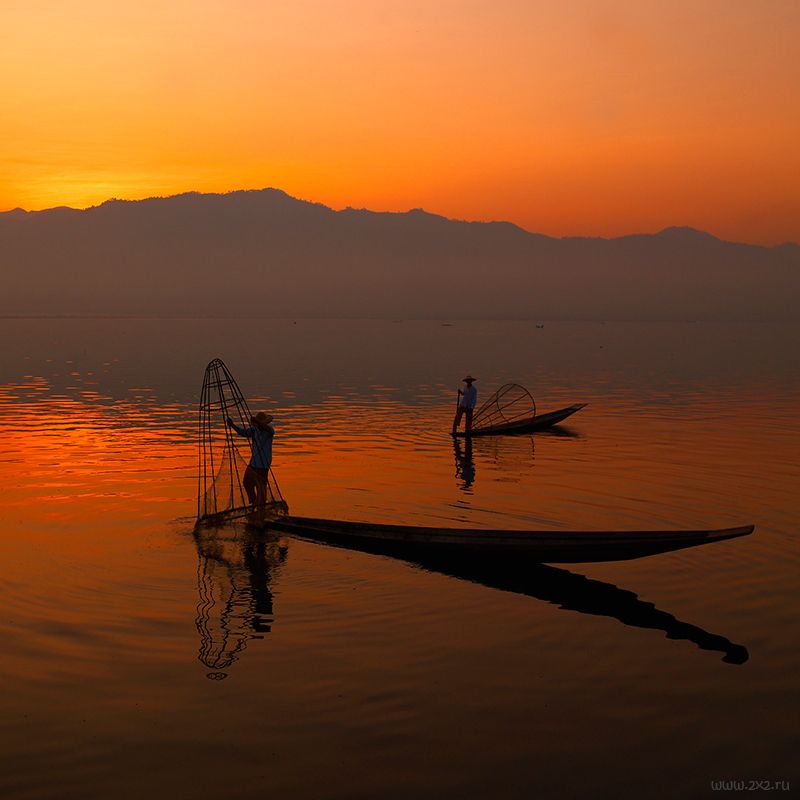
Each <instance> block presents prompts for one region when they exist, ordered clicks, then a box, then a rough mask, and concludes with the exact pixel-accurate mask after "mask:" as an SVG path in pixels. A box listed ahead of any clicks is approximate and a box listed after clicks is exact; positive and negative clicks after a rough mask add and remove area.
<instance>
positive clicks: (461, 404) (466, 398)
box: [453, 375, 478, 436]
mask: <svg viewBox="0 0 800 800" xmlns="http://www.w3.org/2000/svg"><path fill="white" fill-rule="evenodd" d="M474 380H475V378H473V377H472V375H467V377H466V378H464V383H466V384H467V385H466V387H465V388H464V390H463V391H462V390H461V389H459V390H458V409H457V410H456V418H455V419H454V420H453V433H455V432H456V430H457V429H458V424H459V423H460V422H461V417H462V415H463V417H464V433H465V434H466V435H467V436H469V434H470V432H471V431H472V412H473V411H474V409H475V404H476V403H477V402H478V390H477V389H476V388H475V387H474V386H473V385H472V382H473V381H474Z"/></svg>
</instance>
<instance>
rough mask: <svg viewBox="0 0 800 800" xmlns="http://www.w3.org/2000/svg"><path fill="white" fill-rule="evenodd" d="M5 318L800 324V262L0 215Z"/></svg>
mask: <svg viewBox="0 0 800 800" xmlns="http://www.w3.org/2000/svg"><path fill="white" fill-rule="evenodd" d="M0 269H2V286H3V291H2V292H1V293H0V314H2V315H61V314H68V315H72V314H74V315H110V316H116V315H134V316H183V317H186V316H197V317H205V316H240V317H298V318H299V317H375V318H434V319H457V318H484V319H539V320H544V319H570V320H595V319H597V320H644V319H652V320H723V319H725V320H774V321H777V320H784V321H788V320H798V319H800V247H798V245H796V244H792V243H789V244H785V245H781V246H778V247H760V246H755V245H746V244H737V243H732V242H725V241H722V240H720V239H717V238H715V237H714V236H711V235H710V234H707V233H703V232H701V231H696V230H693V229H691V228H667V229H666V230H664V231H661V232H660V233H657V234H639V235H633V236H623V237H620V238H616V239H599V238H580V237H576V238H565V239H554V238H551V237H549V236H544V235H542V234H535V233H529V232H527V231H524V230H522V229H521V228H519V227H517V226H516V225H512V224H511V223H508V222H489V223H483V222H463V221H458V220H450V219H446V218H445V217H441V216H437V215H435V214H428V213H426V212H425V211H423V210H421V209H414V210H412V211H408V212H406V213H378V212H372V211H367V210H365V209H352V208H348V209H345V210H343V211H333V210H332V209H330V208H328V207H326V206H323V205H320V204H318V203H309V202H305V201H301V200H297V199H294V198H292V197H289V196H288V195H287V194H285V193H284V192H281V191H278V190H276V189H264V190H261V191H241V192H232V193H230V194H224V195H218V194H198V193H189V194H182V195H178V196H174V197H166V198H151V199H148V200H139V201H123V200H109V201H108V202H105V203H103V204H102V205H100V206H96V207H92V208H88V209H86V210H75V209H70V208H53V209H49V210H47V211H36V212H26V211H23V210H21V209H14V210H13V211H8V212H4V213H2V214H0Z"/></svg>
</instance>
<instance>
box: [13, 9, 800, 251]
mask: <svg viewBox="0 0 800 800" xmlns="http://www.w3.org/2000/svg"><path fill="white" fill-rule="evenodd" d="M2 21H3V24H2V26H0V31H1V32H0V45H1V46H0V76H1V80H0V104H1V107H2V109H3V124H2V126H0V210H8V209H11V208H14V207H22V208H25V209H27V210H38V209H43V208H50V207H53V206H58V205H69V206H72V207H75V208H85V207H88V206H90V205H95V204H99V203H101V202H103V201H104V200H107V199H108V198H110V197H118V198H125V199H140V198H144V197H150V196H163V195H170V194H178V193H181V192H185V191H200V192H227V191H233V190H237V189H259V188H264V187H275V188H279V189H282V190H283V191H285V192H287V193H288V194H290V195H292V196H295V197H299V198H301V199H304V200H312V201H315V202H320V203H324V204H326V205H329V206H332V207H333V208H343V207H346V206H353V207H366V208H370V209H372V210H375V211H406V210H408V209H410V208H413V207H423V208H425V210H426V211H430V212H434V213H438V214H442V215H444V216H448V217H454V218H461V219H474V220H493V219H504V220H509V221H511V222H514V223H516V224H518V225H520V226H521V227H523V228H525V229H527V230H530V231H535V232H540V233H546V234H549V235H551V236H566V235H586V236H619V235H624V234H627V233H636V232H654V231H657V230H660V229H662V228H664V227H667V226H670V225H690V226H692V227H696V228H699V229H703V230H706V231H709V232H710V233H713V234H715V235H717V236H719V237H721V238H726V239H731V240H734V241H745V242H752V243H757V244H779V243H782V242H785V241H789V240H791V241H796V242H800V192H798V189H797V187H798V185H800V148H798V145H797V142H798V141H800V79H798V76H799V75H800V48H798V47H797V37H798V33H800V5H799V4H798V3H797V2H795V0H762V2H759V3H753V2H744V0H725V1H724V2H723V0H699V2H698V1H694V2H688V0H669V2H664V0H657V1H656V2H650V3H639V2H632V0H609V2H598V0H566V2H558V3H556V2H545V3H538V4H531V3H528V2H523V1H522V0H506V1H505V2H502V3H499V4H497V3H489V2H485V1H484V2H481V1H479V0H469V1H467V0H462V1H461V2H455V0H445V1H444V2H436V3H429V2H422V0H406V1H405V2H402V3H401V2H398V1H397V0H388V2H384V3H380V4H375V3H366V2H363V0H339V2H336V3H330V2H324V0H297V2H293V3H263V2H256V0H233V2H224V3H223V2H221V0H193V2H191V3H190V2H188V0H158V2H155V0H115V2H109V0H81V1H80V2H79V1H78V0H67V1H66V2H65V1H64V0H28V1H27V2H24V3H16V4H4V8H3V11H2Z"/></svg>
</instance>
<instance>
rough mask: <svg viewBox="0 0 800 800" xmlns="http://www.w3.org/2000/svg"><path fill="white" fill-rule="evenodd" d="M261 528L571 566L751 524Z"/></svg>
mask: <svg viewBox="0 0 800 800" xmlns="http://www.w3.org/2000/svg"><path fill="white" fill-rule="evenodd" d="M266 527H267V528H269V529H272V530H276V531H283V532H285V533H292V534H295V535H299V536H302V537H304V538H307V539H313V540H317V541H323V542H328V543H331V544H338V545H343V546H346V547H350V548H353V549H360V550H366V551H368V552H373V553H374V552H385V553H386V554H391V555H401V554H402V552H403V551H405V552H412V553H413V552H417V553H422V552H427V553H436V552H438V553H451V554H454V555H455V554H464V553H486V554H491V555H493V556H515V557H516V556H525V557H528V558H529V559H530V560H532V561H537V562H541V563H546V564H551V563H560V564H575V563H583V562H590V561H626V560H629V559H632V558H641V557H642V556H650V555H656V554H658V553H667V552H670V551H672V550H682V549H684V548H687V547H697V546H698V545H702V544H710V543H711V542H721V541H724V540H725V539H735V538H736V537H739V536H747V535H748V534H750V533H752V532H753V526H752V525H743V526H740V527H737V528H722V529H718V530H683V531H682V530H671V531H670V530H661V531H516V530H480V529H469V528H430V527H418V526H413V525H386V524H377V523H368V522H349V521H346V520H330V519H315V518H312V517H295V516H277V517H275V518H274V519H270V520H269V521H267V522H266Z"/></svg>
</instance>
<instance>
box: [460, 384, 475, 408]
mask: <svg viewBox="0 0 800 800" xmlns="http://www.w3.org/2000/svg"><path fill="white" fill-rule="evenodd" d="M477 402H478V390H477V389H476V388H475V387H474V386H467V387H466V388H465V389H464V390H463V391H462V392H461V405H462V406H463V407H464V408H475V404H476V403H477Z"/></svg>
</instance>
